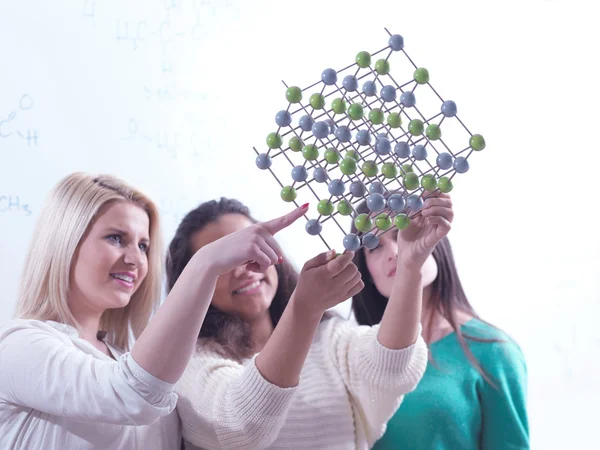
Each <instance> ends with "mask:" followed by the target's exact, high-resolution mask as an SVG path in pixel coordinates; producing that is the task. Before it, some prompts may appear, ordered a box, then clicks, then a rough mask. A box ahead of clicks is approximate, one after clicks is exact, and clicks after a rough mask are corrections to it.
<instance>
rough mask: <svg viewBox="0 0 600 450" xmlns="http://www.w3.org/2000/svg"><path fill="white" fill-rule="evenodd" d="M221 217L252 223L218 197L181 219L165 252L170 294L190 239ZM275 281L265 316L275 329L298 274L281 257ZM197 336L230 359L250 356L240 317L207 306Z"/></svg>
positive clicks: (188, 254)
mask: <svg viewBox="0 0 600 450" xmlns="http://www.w3.org/2000/svg"><path fill="white" fill-rule="evenodd" d="M225 214H241V215H242V216H244V217H247V218H248V219H249V220H250V221H252V222H253V223H256V220H255V219H254V218H252V216H251V215H250V210H249V209H248V208H247V207H246V206H244V205H243V204H242V203H241V202H239V201H238V200H234V199H229V198H221V199H220V200H219V201H216V200H212V201H209V202H205V203H202V204H201V205H200V206H198V207H197V208H195V209H193V210H192V211H190V212H189V213H187V214H186V216H185V217H184V218H183V220H182V221H181V223H180V224H179V227H178V228H177V231H176V232H175V237H173V239H172V240H171V243H170V244H169V249H168V253H167V263H166V268H167V289H168V290H169V291H170V290H171V289H172V288H173V286H174V285H175V282H176V281H177V279H178V278H179V276H180V275H181V272H183V269H184V268H185V266H186V265H187V263H188V262H189V261H190V259H191V258H192V255H193V251H192V245H191V238H192V236H193V235H194V234H195V233H197V232H198V231H200V230H202V229H203V228H204V227H205V226H207V225H208V224H210V223H212V222H214V221H216V220H218V219H219V217H221V216H223V215H225ZM275 268H276V270H277V276H278V278H279V282H278V286H277V291H276V292H275V297H274V298H273V301H272V302H271V306H270V307H269V314H270V316H271V320H272V321H273V326H276V325H277V323H278V322H279V320H280V319H281V315H282V314H283V311H284V310H285V307H286V306H287V303H288V301H289V298H290V296H291V295H292V292H294V289H295V288H296V283H297V281H298V274H297V273H296V271H295V270H294V268H293V267H292V266H291V264H290V263H288V262H287V259H286V258H285V256H284V258H283V263H281V264H277V265H276V266H275ZM198 337H204V338H212V339H214V340H216V341H217V342H218V343H219V344H220V345H221V346H222V347H223V348H224V350H225V351H226V353H227V355H228V356H229V357H231V358H234V359H237V360H241V359H243V358H247V357H249V356H251V355H252V352H253V347H254V345H253V343H252V339H251V328H250V324H248V323H247V322H245V321H243V320H242V319H241V318H240V317H238V316H235V315H233V314H229V313H225V312H223V311H220V310H219V309H217V308H215V307H214V306H212V305H211V306H209V308H208V312H207V314H206V318H205V319H204V322H203V324H202V328H201V329H200V335H199V336H198Z"/></svg>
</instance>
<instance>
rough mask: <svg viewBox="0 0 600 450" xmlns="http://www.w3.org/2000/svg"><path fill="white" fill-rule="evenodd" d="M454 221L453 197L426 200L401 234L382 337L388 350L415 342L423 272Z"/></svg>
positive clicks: (383, 318) (419, 317)
mask: <svg viewBox="0 0 600 450" xmlns="http://www.w3.org/2000/svg"><path fill="white" fill-rule="evenodd" d="M453 218H454V213H453V211H452V202H451V200H450V197H449V196H448V195H447V194H441V195H440V196H439V197H438V198H428V199H427V200H425V205H424V207H423V209H422V210H421V211H420V215H418V216H416V217H414V218H413V219H412V221H411V224H410V226H409V227H408V228H406V229H404V230H401V231H400V232H399V233H398V239H397V240H398V257H397V261H396V277H395V278H394V285H393V287H392V292H391V295H390V298H389V301H388V304H387V307H386V309H385V312H384V313H383V317H382V318H381V327H380V329H379V335H378V337H379V341H380V342H381V344H382V345H384V346H385V347H388V348H392V349H400V348H405V347H407V346H409V345H411V344H412V343H414V342H415V339H416V338H417V332H418V329H419V323H420V320H421V305H422V302H423V284H422V282H423V277H422V275H421V269H422V267H423V265H424V264H425V261H426V260H427V258H429V257H430V256H431V254H432V252H433V249H434V248H435V246H436V245H437V243H438V242H439V241H440V240H441V239H443V238H444V237H445V236H446V235H447V234H448V233H449V232H450V228H451V222H452V219H453Z"/></svg>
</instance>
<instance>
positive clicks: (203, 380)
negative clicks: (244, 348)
mask: <svg viewBox="0 0 600 450" xmlns="http://www.w3.org/2000/svg"><path fill="white" fill-rule="evenodd" d="M377 330H378V327H372V328H371V327H360V326H358V325H357V324H356V323H354V322H350V321H346V320H343V319H341V318H339V317H328V318H326V319H324V320H323V321H322V322H321V325H320V326H319V329H318V331H317V333H316V336H315V339H314V341H313V343H312V346H311V349H310V352H309V354H308V357H307V359H306V362H305V364H304V367H303V369H302V372H301V376H300V383H299V386H297V387H293V388H287V389H283V388H280V387H278V386H275V385H273V384H271V383H269V382H268V381H266V380H265V379H264V378H263V377H262V376H261V374H260V372H259V371H258V369H257V368H256V365H255V358H252V359H249V360H246V361H244V362H243V363H242V364H240V363H238V362H236V361H233V360H231V359H227V358H226V357H224V356H222V349H221V348H220V347H219V346H218V344H216V343H215V342H214V341H211V340H206V339H204V340H200V341H199V345H198V348H197V351H196V354H195V355H194V356H193V357H192V360H191V362H190V364H189V365H188V367H187V369H186V371H185V374H184V375H183V377H182V378H181V380H180V381H179V383H178V384H177V387H176V390H177V392H178V394H179V401H178V404H177V409H178V411H179V415H180V417H181V422H182V426H183V437H184V439H185V441H186V448H188V449H194V448H198V447H199V448H202V449H207V450H213V449H244V450H252V449H295V450H300V449H311V450H318V449H328V450H333V449H340V450H348V449H360V450H362V449H366V448H370V447H371V446H372V445H373V444H374V443H375V441H376V440H377V439H378V438H379V437H381V435H382V434H383V432H384V431H385V427H386V423H387V421H388V420H389V419H390V418H391V417H392V415H393V414H394V412H395V411H396V410H397V408H398V407H399V406H400V402H401V400H402V398H403V395H404V394H406V393H408V392H410V391H412V390H413V389H414V388H415V387H416V385H417V383H418V382H419V380H420V379H421V377H422V375H423V373H424V372H425V368H426V366H427V347H426V345H425V342H424V341H423V339H422V337H421V335H420V333H419V337H418V339H417V341H416V343H415V344H413V345H412V346H410V347H408V348H406V349H402V350H391V349H388V348H386V347H384V346H382V345H381V344H380V343H379V341H378V340H377Z"/></svg>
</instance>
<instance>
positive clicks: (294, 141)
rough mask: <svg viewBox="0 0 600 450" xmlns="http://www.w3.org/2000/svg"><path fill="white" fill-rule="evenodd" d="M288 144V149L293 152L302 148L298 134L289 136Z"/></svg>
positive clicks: (302, 144)
mask: <svg viewBox="0 0 600 450" xmlns="http://www.w3.org/2000/svg"><path fill="white" fill-rule="evenodd" d="M288 145H289V146H290V149H291V150H292V151H293V152H299V151H300V150H302V147H303V146H304V143H303V142H302V139H300V138H299V137H298V136H293V137H291V138H290V141H289V142H288Z"/></svg>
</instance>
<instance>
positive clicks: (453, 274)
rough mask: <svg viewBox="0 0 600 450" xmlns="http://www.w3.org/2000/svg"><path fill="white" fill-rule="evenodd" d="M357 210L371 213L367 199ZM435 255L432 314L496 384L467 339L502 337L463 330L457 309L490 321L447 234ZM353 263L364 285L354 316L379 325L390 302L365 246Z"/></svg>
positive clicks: (473, 363) (355, 298)
mask: <svg viewBox="0 0 600 450" xmlns="http://www.w3.org/2000/svg"><path fill="white" fill-rule="evenodd" d="M356 210H357V212H358V213H359V214H362V213H367V214H368V213H369V209H368V208H367V205H366V203H365V202H362V203H360V204H359V205H358V207H357V208H356ZM352 232H353V233H356V232H357V230H356V227H355V226H354V224H352ZM433 258H434V259H435V262H436V264H437V267H438V274H437V277H436V279H435V280H434V281H433V283H432V284H431V287H430V288H431V295H430V299H429V301H430V302H431V310H432V312H433V313H438V314H440V315H441V316H442V317H444V318H445V319H446V320H447V321H448V322H449V323H450V326H451V327H452V329H453V330H454V332H455V333H456V337H457V338H458V342H459V344H460V346H461V347H462V349H463V351H464V352H465V355H466V356H467V359H468V360H469V361H470V362H471V364H472V365H473V366H474V367H475V368H476V369H477V371H478V372H479V373H480V374H481V375H482V376H483V377H484V378H485V379H486V381H488V382H489V383H490V384H493V382H492V380H491V379H490V377H489V375H488V374H487V373H486V372H485V370H484V369H483V368H482V367H481V364H479V361H477V358H475V355H474V354H473V352H472V351H471V349H470V347H469V345H468V343H467V340H471V341H475V342H500V340H499V339H485V338H481V337H478V336H471V335H467V334H465V333H463V332H462V330H461V327H460V324H459V323H458V318H457V312H459V311H461V312H464V313H466V314H468V315H470V316H473V317H475V318H476V319H478V320H480V321H482V322H484V323H486V324H488V325H491V324H489V323H487V322H485V321H483V320H482V319H481V318H480V317H479V315H478V314H477V313H476V311H475V309H474V308H473V307H472V306H471V304H470V303H469V300H468V299H467V295H466V294H465V291H464V289H463V286H462V283H461V281H460V278H459V276H458V270H457V269H456V263H455V262H454V255H453V253H452V247H451V246H450V241H449V240H448V238H447V237H444V238H443V239H442V240H441V241H440V242H439V243H438V244H437V245H436V246H435V248H434V249H433ZM354 264H356V267H357V268H358V270H359V271H360V273H361V274H362V277H363V281H364V283H365V287H364V289H363V290H362V291H361V292H360V293H358V294H357V295H355V296H354V298H353V299H352V310H353V311H354V315H355V317H356V320H357V321H358V323H359V324H361V325H370V326H372V325H376V324H378V323H379V322H381V318H382V317H383V313H384V312H385V308H386V306H387V303H388V298H387V297H385V296H383V295H381V293H380V292H379V291H378V290H377V288H376V287H375V284H374V283H373V279H372V277H371V274H370V272H369V269H368V268H367V262H366V258H365V252H364V248H362V249H360V250H359V251H357V252H356V254H355V256H354ZM432 320H433V314H432V316H430V317H429V324H431V322H432ZM491 326H493V325H491ZM494 328H495V327H494ZM433 362H434V361H433ZM434 363H435V362H434Z"/></svg>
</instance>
